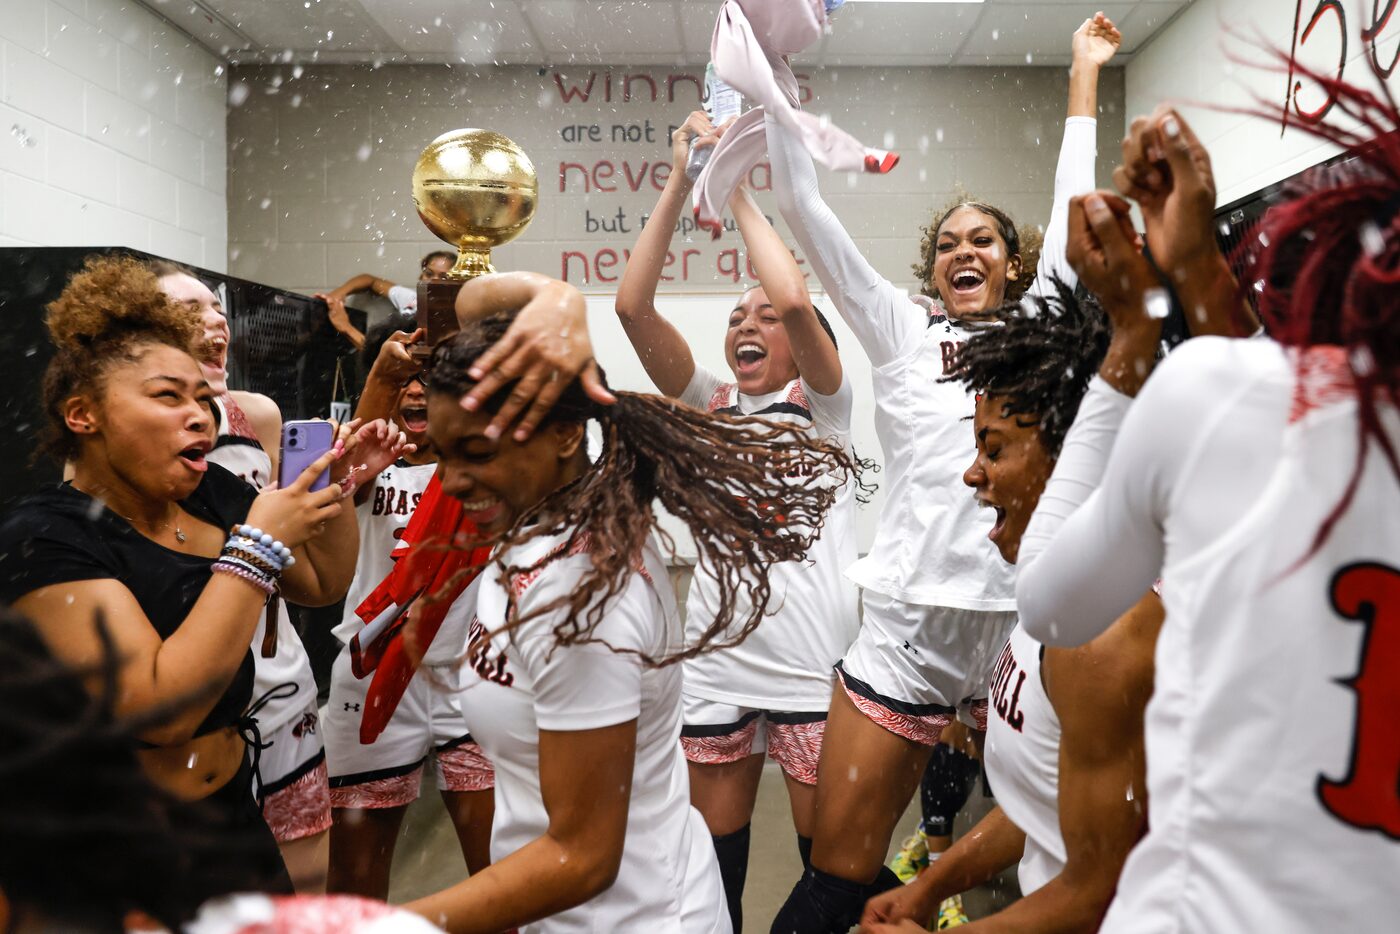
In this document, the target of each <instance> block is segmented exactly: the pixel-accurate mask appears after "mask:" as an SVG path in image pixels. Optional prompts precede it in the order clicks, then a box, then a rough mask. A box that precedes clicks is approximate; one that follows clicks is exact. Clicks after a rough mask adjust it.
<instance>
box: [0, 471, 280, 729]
mask: <svg viewBox="0 0 1400 934" xmlns="http://www.w3.org/2000/svg"><path fill="white" fill-rule="evenodd" d="M256 495H257V494H256V492H255V491H254V490H253V488H252V487H250V486H249V485H248V484H246V483H244V482H243V481H242V480H240V479H239V478H238V477H236V476H234V475H233V474H231V473H229V472H228V471H227V470H224V469H223V468H222V467H220V466H218V465H217V464H212V463H211V464H210V465H209V471H208V473H206V474H205V475H204V479H203V480H201V481H200V484H199V486H198V488H196V489H195V491H194V493H192V494H191V495H190V497H189V498H188V499H185V500H183V501H182V502H181V503H180V505H181V506H183V507H184V508H185V510H186V511H187V512H189V513H190V515H192V516H195V517H197V518H199V519H202V520H204V521H205V522H208V523H210V524H212V525H214V526H217V527H218V528H221V529H228V528H230V527H231V526H233V525H236V524H238V523H240V522H242V521H243V520H244V519H246V518H247V516H248V509H249V508H250V507H251V506H252V504H253V499H254V498H255V497H256ZM213 563H214V559H213V558H204V557H200V556H197V555H187V554H183V553H181V552H178V551H172V550H171V549H169V548H166V547H164V546H162V545H158V544H156V543H155V542H153V541H151V540H150V539H148V538H146V537H145V536H144V535H142V534H141V533H140V532H137V531H136V530H135V529H133V528H132V527H131V525H130V524H129V523H128V522H127V521H126V520H125V519H122V518H121V517H120V516H118V515H117V514H116V513H114V512H112V511H111V510H109V509H106V508H105V507H103V506H102V505H101V504H100V503H98V502H97V501H96V500H94V499H93V498H92V497H90V496H88V495H87V494H86V493H83V492H81V491H79V490H76V489H74V488H73V487H72V486H70V485H68V484H66V483H65V484H60V485H58V486H55V487H50V488H49V489H46V490H42V491H40V492H39V493H36V494H34V495H33V496H29V497H26V498H25V499H23V500H21V501H20V502H19V503H18V504H17V505H16V506H15V508H14V509H13V510H11V511H10V513H9V514H8V515H7V516H5V517H4V519H3V521H0V600H4V601H5V602H6V603H13V602H14V601H15V600H17V599H19V598H20V597H22V596H24V595H25V594H27V593H30V592H32V591H35V590H38V589H39V588H41V587H47V586H50V585H51V584H62V583H67V582H69V581H82V580H104V579H108V578H111V579H114V580H117V581H120V582H121V583H122V584H123V585H125V586H126V588H127V589H128V590H130V591H131V593H132V595H133V596H135V597H136V602H137V603H139V604H140V605H141V609H142V610H143V611H144V612H145V614H146V618H147V619H149V620H150V622H151V625H152V626H153V627H154V628H155V630H156V632H157V633H159V634H160V637H161V638H162V639H167V638H169V637H170V636H171V635H172V634H173V633H174V632H175V630H176V629H178V628H179V627H180V624H181V623H182V622H184V620H185V617H186V616H188V615H189V612H190V610H191V609H192V608H193V607H194V604H195V602H196V601H197V600H198V599H199V596H200V594H201V593H202V592H203V591H204V585H205V584H207V583H208V582H209V577H210V575H211V574H212V573H213V572H212V571H211V570H210V568H211V566H212V565H213ZM252 693H253V654H252V652H251V651H246V652H245V653H244V657H243V662H242V664H241V665H239V667H238V672H237V674H235V675H234V678H233V681H232V682H231V683H230V684H229V686H228V687H227V688H226V689H225V690H224V693H223V694H222V695H221V696H220V698H219V700H218V702H217V703H216V704H215V705H214V708H213V709H212V710H211V711H210V712H209V715H208V716H207V717H205V718H204V722H203V723H201V724H200V726H199V730H198V732H197V735H202V734H204V733H209V732H212V731H214V730H218V729H222V728H223V727H228V726H236V725H237V724H238V721H239V714H240V713H241V712H242V711H243V709H244V708H245V707H246V706H247V705H248V702H249V701H250V700H251V699H252Z"/></svg>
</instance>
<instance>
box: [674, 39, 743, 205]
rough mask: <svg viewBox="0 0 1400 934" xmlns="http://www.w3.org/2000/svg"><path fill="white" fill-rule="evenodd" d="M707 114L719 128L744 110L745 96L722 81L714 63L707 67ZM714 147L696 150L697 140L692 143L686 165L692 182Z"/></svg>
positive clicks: (702, 168) (697, 176)
mask: <svg viewBox="0 0 1400 934" xmlns="http://www.w3.org/2000/svg"><path fill="white" fill-rule="evenodd" d="M704 105H705V112H706V113H708V114H709V115H710V122H711V123H713V124H714V125H715V126H719V125H720V124H721V123H723V122H724V121H726V120H728V119H729V118H730V117H737V116H739V111H740V110H742V109H743V108H744V96H743V95H742V94H740V93H739V92H738V91H736V90H734V89H733V88H731V87H730V86H729V85H727V84H725V83H724V82H723V81H721V80H720V78H719V75H717V74H715V66H714V63H713V62H711V63H710V64H708V65H706V66H705V100H704ZM713 150H714V147H713V146H706V147H705V148H704V149H696V148H695V140H691V141H690V158H689V159H687V160H686V163H685V174H686V177H687V178H689V179H690V180H691V181H692V182H693V181H695V180H696V179H697V178H699V177H700V173H701V172H702V171H703V170H704V168H705V164H706V163H707V162H709V161H710V153H711V152H712V151H713Z"/></svg>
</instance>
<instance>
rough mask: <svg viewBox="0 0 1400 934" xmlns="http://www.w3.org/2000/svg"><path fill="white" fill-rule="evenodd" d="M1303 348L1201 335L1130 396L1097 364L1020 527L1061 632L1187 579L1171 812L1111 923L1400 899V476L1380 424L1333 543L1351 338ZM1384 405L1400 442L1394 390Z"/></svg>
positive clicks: (1265, 916) (1214, 927)
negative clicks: (1047, 478)
mask: <svg viewBox="0 0 1400 934" xmlns="http://www.w3.org/2000/svg"><path fill="white" fill-rule="evenodd" d="M1304 363H1305V366H1303V367H1302V368H1301V370H1302V371H1303V372H1304V373H1305V374H1306V378H1305V379H1303V380H1302V381H1300V380H1299V378H1298V377H1299V372H1300V367H1299V362H1298V359H1297V358H1296V357H1295V356H1293V355H1292V354H1290V353H1287V352H1285V351H1284V350H1283V349H1282V348H1281V347H1279V346H1278V345H1277V344H1275V343H1274V342H1273V341H1269V340H1257V341H1243V340H1233V341H1229V340H1223V339H1218V338H1196V339H1194V340H1191V341H1188V342H1187V343H1186V344H1184V345H1182V347H1181V348H1179V349H1178V350H1177V351H1176V352H1174V353H1173V354H1172V355H1171V357H1169V358H1168V359H1167V360H1166V361H1165V362H1163V363H1162V364H1161V365H1159V367H1158V370H1157V372H1156V373H1155V374H1153V376H1152V378H1151V379H1150V380H1148V382H1147V384H1146V386H1145V387H1144V388H1143V391H1142V393H1141V394H1140V395H1139V397H1138V398H1137V400H1136V401H1135V402H1133V403H1131V406H1130V407H1129V405H1128V403H1127V402H1126V400H1123V399H1122V397H1121V396H1118V397H1116V398H1115V397H1114V394H1113V392H1112V390H1111V389H1109V388H1108V387H1107V386H1106V385H1104V384H1102V383H1101V382H1097V381H1096V383H1095V385H1094V386H1092V387H1091V390H1090V395H1089V396H1087V397H1086V399H1085V403H1084V406H1083V407H1081V412H1080V418H1079V419H1076V422H1075V425H1074V428H1073V429H1072V430H1071V432H1070V437H1068V438H1066V441H1065V451H1064V452H1063V453H1062V455H1061V459H1060V461H1059V464H1058V465H1057V467H1056V471H1055V476H1054V478H1053V479H1052V481H1051V485H1048V486H1047V488H1046V495H1052V494H1053V495H1052V498H1051V499H1050V500H1049V508H1048V509H1047V510H1045V514H1044V515H1042V512H1041V511H1040V510H1038V511H1037V514H1036V518H1035V520H1034V521H1033V522H1032V527H1031V529H1028V530H1027V535H1026V536H1025V538H1024V539H1023V541H1022V548H1021V558H1022V562H1023V564H1025V561H1026V559H1027V557H1028V554H1027V550H1026V546H1027V544H1028V543H1029V544H1031V545H1032V553H1031V554H1030V555H1029V557H1030V559H1031V563H1030V564H1029V565H1026V566H1023V567H1022V569H1021V576H1022V579H1021V583H1022V587H1021V602H1022V610H1023V613H1024V614H1025V619H1024V621H1025V624H1026V626H1027V628H1031V627H1032V626H1034V627H1035V629H1033V630H1032V631H1040V632H1044V633H1045V634H1046V636H1047V637H1048V638H1058V639H1060V640H1061V641H1066V642H1068V641H1082V640H1085V639H1087V638H1092V637H1093V636H1094V635H1096V634H1097V631H1098V630H1099V628H1100V626H1106V625H1108V624H1109V623H1110V622H1111V620H1112V619H1113V618H1114V617H1115V616H1116V615H1117V613H1118V612H1119V611H1120V609H1121V606H1122V605H1126V604H1127V603H1130V602H1131V600H1132V599H1133V598H1132V594H1135V593H1136V594H1140V593H1141V592H1142V590H1143V589H1145V588H1146V586H1147V584H1148V583H1150V581H1151V580H1152V578H1153V577H1154V576H1156V575H1157V574H1158V573H1159V571H1160V574H1161V576H1162V577H1163V578H1164V580H1165V581H1166V582H1167V586H1165V587H1164V588H1163V592H1162V597H1163V602H1164V604H1165V606H1166V611H1167V619H1166V623H1165V625H1164V626H1163V628H1162V632H1161V635H1160V636H1159V638H1158V642H1157V651H1156V678H1155V689H1154V693H1153V696H1152V699H1151V701H1150V702H1149V704H1148V707H1147V713H1146V718H1145V724H1144V726H1145V733H1146V751H1147V764H1148V795H1149V798H1148V822H1149V827H1150V831H1149V833H1148V835H1147V837H1145V838H1144V839H1143V841H1142V842H1141V843H1139V844H1138V845H1137V847H1136V848H1135V849H1134V850H1133V852H1132V854H1131V855H1130V856H1129V857H1128V861H1127V863H1126V864H1125V866H1124V868H1123V874H1122V877H1121V879H1120V880H1119V884H1118V895H1117V898H1116V899H1115V901H1114V902H1113V905H1112V906H1111V907H1110V909H1109V913H1108V916H1107V918H1106V919H1105V921H1104V925H1103V928H1102V930H1104V931H1108V932H1139V931H1141V932H1151V934H1159V932H1187V931H1191V932H1195V931H1221V932H1227V931H1228V932H1234V931H1300V930H1304V929H1308V928H1310V927H1312V926H1314V924H1313V923H1311V922H1310V920H1309V919H1312V918H1315V917H1316V912H1317V909H1318V906H1319V905H1325V906H1326V921H1325V922H1324V924H1323V926H1324V927H1326V928H1327V929H1329V930H1336V931H1382V930H1393V929H1394V927H1395V924H1396V919H1397V918H1400V887H1397V885H1396V880H1397V879H1400V794H1397V790H1396V789H1397V785H1398V784H1400V727H1397V719H1396V711H1397V709H1400V695H1397V693H1396V686H1397V685H1400V668H1397V659H1400V491H1398V490H1397V482H1396V478H1395V475H1394V473H1393V472H1392V470H1391V467H1390V465H1389V464H1388V463H1387V462H1386V460H1385V457H1384V455H1383V453H1382V451H1381V449H1380V446H1379V445H1378V444H1377V443H1375V442H1374V441H1373V442H1372V443H1371V446H1370V449H1369V453H1368V455H1367V457H1366V459H1365V463H1364V467H1363V471H1362V474H1361V479H1360V482H1359V485H1358V487H1357V488H1356V490H1355V494H1354V497H1353V499H1352V501H1351V502H1350V503H1349V504H1348V506H1347V508H1346V511H1345V512H1343V513H1342V514H1341V517H1340V519H1339V520H1338V521H1337V523H1336V525H1335V526H1334V527H1333V528H1332V529H1331V531H1330V534H1329V536H1328V538H1327V539H1326V541H1325V542H1324V543H1322V544H1321V545H1320V546H1317V547H1315V538H1316V535H1317V532H1318V530H1319V529H1320V528H1322V526H1323V523H1324V521H1325V520H1326V519H1327V518H1328V516H1329V515H1330V514H1331V513H1332V510H1333V508H1334V507H1335V506H1336V505H1337V504H1338V503H1339V502H1341V500H1342V497H1343V495H1344V491H1345V490H1346V486H1347V484H1348V482H1349V481H1350V479H1351V476H1352V468H1353V465H1354V464H1356V458H1357V446H1358V440H1359V439H1358V427H1357V407H1356V404H1355V400H1354V398H1352V392H1353V390H1352V389H1351V383H1350V375H1349V372H1348V370H1347V367H1346V363H1345V356H1344V354H1343V352H1342V351H1341V350H1340V349H1339V348H1318V349H1315V350H1313V351H1311V352H1309V353H1308V355H1307V357H1306V358H1305V360H1304ZM1086 409H1087V412H1086ZM1086 416H1087V417H1086ZM1080 420H1084V422H1085V424H1084V425H1083V426H1081V424H1080ZM1380 422H1381V429H1382V430H1383V431H1384V432H1385V433H1386V435H1387V436H1388V437H1389V438H1390V439H1391V443H1392V444H1395V443H1397V442H1400V415H1398V414H1397V413H1396V411H1395V410H1394V409H1393V408H1391V407H1385V406H1383V407H1382V409H1381V412H1380ZM1076 434H1078V435H1079V436H1080V437H1078V438H1076V437H1075V436H1076ZM1081 441H1082V442H1083V443H1081ZM1110 449H1111V451H1112V454H1111V456H1110V455H1108V453H1107V452H1108V451H1109V450H1110ZM1066 457H1068V458H1069V460H1068V461H1067V460H1066ZM1062 470H1063V471H1064V475H1063V476H1062ZM1052 487H1053V489H1052ZM1096 487H1097V492H1096V495H1095V496H1093V497H1092V498H1090V499H1088V500H1087V502H1084V501H1083V499H1084V497H1085V496H1086V495H1087V492H1086V491H1088V490H1094V489H1095V488H1096ZM1041 502H1042V504H1046V503H1047V500H1046V499H1045V498H1044V497H1042V500H1041ZM1081 503H1082V505H1081ZM1066 516H1067V517H1066ZM1105 530H1110V531H1109V533H1108V534H1106V533H1105ZM1032 531H1035V532H1036V534H1035V535H1034V536H1033V535H1032V534H1031V532H1032ZM1183 893H1190V897H1183Z"/></svg>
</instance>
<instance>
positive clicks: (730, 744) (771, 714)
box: [681, 694, 826, 785]
mask: <svg viewBox="0 0 1400 934" xmlns="http://www.w3.org/2000/svg"><path fill="white" fill-rule="evenodd" d="M682 700H683V701H684V702H685V710H684V713H683V714H682V719H681V724H682V726H681V748H682V749H684V750H685V757H686V759H687V760H688V761H690V762H694V763H697V764H700V765H721V764H725V763H729V762H739V761H741V760H743V759H746V758H748V757H749V756H752V755H754V754H756V753H763V752H767V753H768V755H769V757H770V758H771V759H772V760H773V761H774V762H776V763H778V765H779V766H781V767H782V770H783V773H784V774H785V775H788V776H789V777H791V778H793V779H794V780H796V781H799V782H801V783H802V784H804V785H815V784H816V783H817V761H818V760H819V759H820V758H821V754H822V737H823V736H824V735H825V734H826V711H825V710H821V711H805V712H803V711H787V710H759V709H757V708H754V707H737V706H735V705H734V704H726V703H724V702H723V701H712V700H706V699H705V698H703V697H695V696H693V695H690V694H685V695H683V697H682Z"/></svg>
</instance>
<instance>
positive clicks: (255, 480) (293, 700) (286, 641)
mask: <svg viewBox="0 0 1400 934" xmlns="http://www.w3.org/2000/svg"><path fill="white" fill-rule="evenodd" d="M214 408H215V410H216V414H217V417H218V420H219V433H218V436H217V438H216V439H215V441H214V449H213V450H212V451H210V452H209V460H211V461H213V462H214V463H216V464H218V465H219V466H220V467H223V468H224V469H225V470H228V471H229V472H231V473H235V474H237V475H238V476H239V477H241V478H242V479H243V481H244V482H246V483H248V484H249V485H251V486H252V487H254V488H255V489H258V490H261V489H262V488H263V487H265V486H267V484H268V483H270V482H272V480H273V479H274V478H273V476H272V458H271V456H269V455H268V453H267V451H265V450H263V446H262V444H261V442H259V441H258V436H257V434H256V433H254V431H253V426H252V425H251V424H250V423H249V422H248V416H247V415H245V414H244V412H243V409H241V408H240V407H239V405H238V403H237V402H235V401H234V399H233V396H232V395H229V394H227V393H225V394H224V395H222V396H216V397H215V399H214ZM278 604H279V605H278V606H277V651H276V653H275V654H274V655H273V656H272V657H271V658H264V657H263V653H262V646H263V637H264V635H265V634H266V632H267V610H263V613H262V617H261V619H260V620H259V622H258V626H257V628H256V629H254V630H253V702H252V705H251V706H250V707H249V712H250V713H251V714H252V715H253V716H255V717H256V718H257V721H258V730H259V732H261V733H262V734H264V735H266V734H269V733H271V732H273V731H274V730H276V729H277V728H278V727H281V726H284V725H286V724H287V723H289V722H290V721H292V720H293V719H295V718H296V717H300V716H301V715H302V714H303V713H304V712H305V711H306V707H307V704H309V703H311V702H313V701H314V700H315V699H316V678H315V676H314V675H312V673H311V658H310V657H309V656H308V655H307V654H306V648H305V646H303V645H302V644H301V636H299V635H298V634H297V630H296V627H295V626H293V625H292V617H291V614H290V613H289V612H288V611H287V607H286V606H285V605H281V601H280V600H279V601H278ZM269 777H271V776H269Z"/></svg>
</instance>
